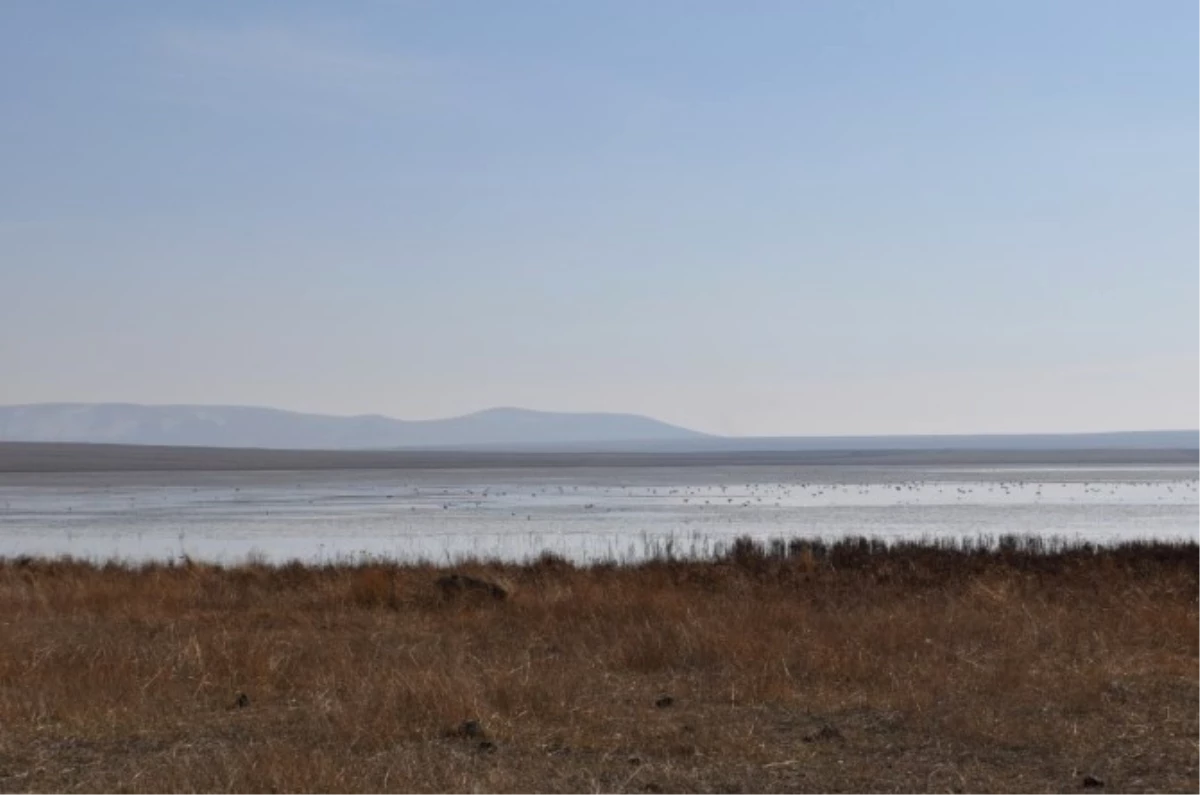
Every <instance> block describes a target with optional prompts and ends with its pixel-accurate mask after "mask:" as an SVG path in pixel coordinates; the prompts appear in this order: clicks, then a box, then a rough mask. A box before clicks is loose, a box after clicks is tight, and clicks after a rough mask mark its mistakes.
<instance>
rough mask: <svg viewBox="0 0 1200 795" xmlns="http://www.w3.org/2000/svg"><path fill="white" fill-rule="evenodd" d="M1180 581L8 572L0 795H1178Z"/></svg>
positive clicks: (683, 566)
mask: <svg viewBox="0 0 1200 795" xmlns="http://www.w3.org/2000/svg"><path fill="white" fill-rule="evenodd" d="M1197 561H1198V551H1197V547H1196V545H1195V544H1179V545H1149V544H1147V545H1140V546H1126V547H1122V548H1118V549H1108V550H1095V549H1091V548H1076V549H1070V550H1064V549H1058V550H1047V549H1040V548H1037V545H1036V544H1035V543H1033V542H1029V543H1024V544H1020V543H1018V544H1009V545H1008V546H1006V547H1003V548H1002V549H1000V550H993V551H988V552H985V551H981V550H972V549H966V548H948V547H943V548H932V547H919V546H911V547H900V548H892V549H886V548H884V547H882V546H881V545H872V544H870V543H867V542H855V541H848V542H844V543H839V544H838V545H836V546H833V547H824V546H821V545H819V544H807V543H799V542H797V543H795V544H793V545H792V547H791V548H790V549H776V550H774V551H773V552H772V551H769V550H767V551H764V550H761V549H756V548H754V547H752V546H750V545H746V544H741V545H739V546H738V547H737V548H735V550H734V551H733V553H731V554H730V555H729V556H728V557H726V558H724V559H722V560H718V561H712V562H706V563H680V562H672V561H661V560H660V561H654V562H650V563H646V564H642V565H638V566H630V567H620V566H597V567H592V568H586V569H584V568H575V567H572V566H571V565H569V564H567V563H565V562H563V561H560V560H554V559H543V560H541V561H539V562H538V563H535V564H530V565H526V566H514V565H507V566H504V565H488V564H485V563H478V564H473V565H466V566H463V567H460V568H458V569H455V570H454V571H453V572H451V571H450V570H444V569H435V568H432V567H420V566H383V565H363V566H327V567H305V566H301V565H298V564H295V565H289V566H284V567H278V568H276V567H270V566H266V565H246V566H240V567H237V568H229V569H224V568H218V567H215V566H207V565H200V564H185V565H174V566H169V565H147V566H143V567H140V568H137V567H135V568H126V567H119V566H115V565H110V566H102V567H101V566H93V565H90V564H83V563H74V562H68V561H41V560H28V559H25V560H10V561H6V562H3V563H0V790H5V791H25V790H37V791H111V792H120V791H167V792H172V791H194V790H200V791H258V792H276V791H380V790H394V791H597V790H600V791H629V792H672V791H680V792H683V791H697V792H752V791H763V792H768V791H774V792H809V791H812V792H838V791H863V792H945V791H949V792H988V791H1009V792H1016V791H1035V792H1036V791H1066V792H1072V791H1089V792H1105V791H1146V792H1150V791H1158V792H1166V791H1171V792H1196V791H1197V788H1198V785H1200V781H1198V756H1197V735H1198V731H1200V727H1198V724H1197V707H1198V700H1200V688H1198V674H1197V656H1198V630H1197V618H1198V616H1197V579H1198V578H1197ZM452 574H459V575H461V576H460V577H459V578H458V579H454V578H452V577H451V575H452ZM443 578H449V579H443ZM472 578H474V579H475V580H478V581H484V582H486V583H489V584H492V585H496V586H499V587H500V588H503V589H504V591H503V598H500V597H501V595H502V594H501V593H500V592H499V591H497V590H494V589H493V588H491V587H480V586H475V585H473V584H472V582H473V580H472ZM439 579H441V580H442V582H441V584H440V585H439Z"/></svg>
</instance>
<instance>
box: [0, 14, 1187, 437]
mask: <svg viewBox="0 0 1200 795" xmlns="http://www.w3.org/2000/svg"><path fill="white" fill-rule="evenodd" d="M1197 15H1198V10H1197V4H1196V3H1195V2H1193V1H1192V0H1181V1H1180V2H1161V1H1159V2H1153V1H1151V2H1132V0H1127V1H1125V2H1105V1H1104V0H1084V1H1081V2H1072V1H1071V0H1058V1H1056V2H1052V3H1047V2H1044V0H1036V1H1032V2H1024V1H1022V0H994V1H993V2H984V1H983V0H980V1H978V2H960V1H959V0H947V1H946V2H925V1H922V0H904V2H887V0H870V1H869V2H857V1H856V0H828V1H827V2H821V1H819V0H794V1H793V0H786V1H781V2H762V1H758V0H739V1H737V2H734V0H726V1H725V2H708V1H706V0H653V1H652V2H646V1H645V0H626V1H623V0H603V2H601V1H600V0H593V2H557V1H555V0H544V1H543V2H523V1H521V0H510V1H509V2H504V3H494V2H489V1H488V0H474V2H461V1H459V2H455V1H454V0H448V1H441V2H406V1H405V0H397V1H396V2H336V3H335V2H319V3H305V2H287V3H282V2H253V1H252V0H241V1H239V2H192V3H186V2H167V1H165V0H150V1H148V2H133V1H132V0H119V1H116V2H110V3H94V2H83V1H82V0H80V1H79V2H52V1H51V0H33V1H31V2H22V1H21V0H5V2H3V3H0V404H18V403H33V402H43V401H46V402H50V401H54V402H92V401H124V402H141V403H213V404H235V405H260V406H273V407H278V408H286V409H293V410H299V411H312V412H323V413H332V414H359V413H379V414H386V415H390V416H395V417H401V418H405V419H423V418H432V417H445V416H453V415H458V414H462V413H466V412H470V411H475V410H479V409H484V408H488V407H493V406H521V407H526V408H534V409H545V410H561V411H617V412H634V413H640V414H647V415H651V416H654V417H657V418H659V419H662V420H665V421H669V422H674V423H678V424H681V425H685V426H688V427H692V428H696V429H698V430H703V431H708V432H712V433H720V434H734V435H825V434H835V435H841V434H892V433H896V434H906V433H922V434H924V433H1008V432H1071V431H1100V430H1135V429H1163V428H1195V427H1197V426H1198V425H1200V420H1198V416H1197V415H1198V408H1197V405H1198V403H1200V388H1198V383H1200V336H1198V330H1200V267H1198V261H1200V243H1198V241H1200V221H1198V217H1200V201H1198V192H1197V185H1198V176H1200V162H1198V144H1197V142H1198V137H1200V123H1198V109H1200V105H1198V96H1200V86H1198V72H1197V63H1198V57H1200V53H1198V27H1200V20H1198V18H1197Z"/></svg>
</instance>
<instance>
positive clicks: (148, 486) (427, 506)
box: [0, 465, 1200, 563]
mask: <svg viewBox="0 0 1200 795" xmlns="http://www.w3.org/2000/svg"><path fill="white" fill-rule="evenodd" d="M1198 511H1200V508H1198V500H1197V468H1196V466H1194V465H1186V466H1175V465H1152V466H1116V465H1109V466H1097V465H1079V466H1024V467H1022V466H987V467H983V466H937V467H935V466H768V465H759V466H691V467H596V468H553V469H530V468H523V469H496V468H486V469H453V470H439V469H427V470H424V469H403V470H328V471H287V472H285V471H274V472H272V471H266V472H262V471H259V472H238V471H226V472H187V471H181V472H157V473H155V472H99V473H36V474H34V473H30V474H19V473H10V474H3V475H0V556H5V557H13V556H18V555H37V556H57V555H71V556H74V557H82V558H92V559H120V560H150V559H160V560H165V559H168V558H177V557H179V556H181V555H188V556H190V557H192V558H196V559H203V560H211V561H217V562H225V563H233V562H238V561H241V560H244V559H246V558H247V557H248V556H254V557H258V558H262V559H266V560H270V561H276V562H278V561H285V560H291V559H299V560H303V561H315V562H320V561H329V560H354V559H360V558H364V557H387V558H394V559H399V560H416V559H422V558H423V559H427V560H432V561H434V562H438V563H443V562H447V561H453V560H456V559H459V558H462V557H464V556H477V557H485V558H502V559H507V560H521V559H524V558H527V557H530V556H535V555H537V554H539V553H541V552H542V551H547V550H548V551H551V552H555V553H557V554H560V555H563V556H565V557H568V558H570V559H572V560H575V561H579V562H586V561H595V560H601V559H614V560H627V561H633V560H637V559H640V558H643V557H645V556H646V555H648V554H654V553H666V552H671V553H672V554H675V555H703V554H707V553H711V552H713V551H715V550H717V549H719V548H721V547H722V546H723V545H725V544H727V543H728V542H729V540H730V539H732V538H734V537H736V536H741V535H748V536H752V537H754V538H759V539H768V538H783V537H787V538H790V537H796V536H808V537H818V536H819V537H822V538H826V539H832V538H837V537H840V536H847V535H866V536H875V537H881V538H885V539H901V538H920V537H944V536H955V537H962V536H971V537H975V536H981V535H982V536H999V535H1004V534H1013V533H1015V534H1034V535H1043V536H1060V537H1064V538H1068V539H1086V540H1090V541H1096V542H1108V541H1115V540H1122V539H1137V538H1158V539H1189V538H1190V539H1195V538H1196V537H1197V521H1198V518H1200V513H1198Z"/></svg>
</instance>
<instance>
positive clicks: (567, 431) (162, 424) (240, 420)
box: [0, 403, 1200, 453]
mask: <svg viewBox="0 0 1200 795" xmlns="http://www.w3.org/2000/svg"><path fill="white" fill-rule="evenodd" d="M0 442H85V443H107V444H126V445H130V444H131V445H166V446H185V447H230V448H264V449H277V450H386V449H405V448H411V449H429V448H459V449H491V450H544V449H551V450H563V451H569V450H587V451H593V452H605V451H612V452H663V453H704V452H723V453H724V452H730V453H732V452H749V453H763V452H816V451H823V452H850V451H900V450H906V451H919V450H926V451H928V450H941V451H963V450H992V451H1038V450H1064V451H1070V450H1105V449H1107V450H1113V449H1122V450H1196V449H1197V448H1200V432H1197V431H1195V430H1180V431H1128V432H1118V433H1082V434H1009V435H955V436H808V437H721V436H711V435H708V434H704V433H700V432H698V431H692V430H688V429H686V428H680V427H678V426H675V425H669V424H667V423H665V422H660V421H658V420H655V419H651V418H649V417H643V416H639V415H636V414H571V413H561V412H547V411H529V410H526V409H515V408H496V409H488V410H486V411H480V412H477V413H474V414H467V415H465V416H462V417H453V418H450V419H442V420H416V421H409V420H398V419H393V418H390V417H383V416H379V415H364V416H358V417H336V416H329V415H324V414H301V413H297V412H292V411H282V410H279V409H267V408H250V407H245V406H143V405H136V404H130V403H39V404H32V405H25V406H0Z"/></svg>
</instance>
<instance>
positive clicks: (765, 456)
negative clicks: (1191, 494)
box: [0, 442, 1200, 472]
mask: <svg viewBox="0 0 1200 795" xmlns="http://www.w3.org/2000/svg"><path fill="white" fill-rule="evenodd" d="M1198 462H1200V451H1197V450H1196V449H1118V448H1114V449H1094V450H986V449H981V450H860V451H853V450H851V451H845V450H839V451H826V452H822V451H770V450H755V451H716V452H702V451H694V452H564V451H546V450H539V451H504V450H258V449H242V448H217V447H155V446H147V445H110V444H74V443H56V442H0V472H121V471H126V472H131V471H229V470H233V471H237V470H245V471H263V470H279V471H287V470H332V469H488V468H496V469H509V468H557V467H639V466H645V467H685V466H754V465H769V466H781V465H783V466H789V465H795V466H837V465H859V466H877V465H884V466H886V465H899V466H920V465H946V466H959V465H962V466H969V465H1018V464H1028V465H1075V464H1097V465H1101V464H1104V465H1107V464H1114V465H1119V464H1146V465H1153V464H1191V463H1198Z"/></svg>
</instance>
